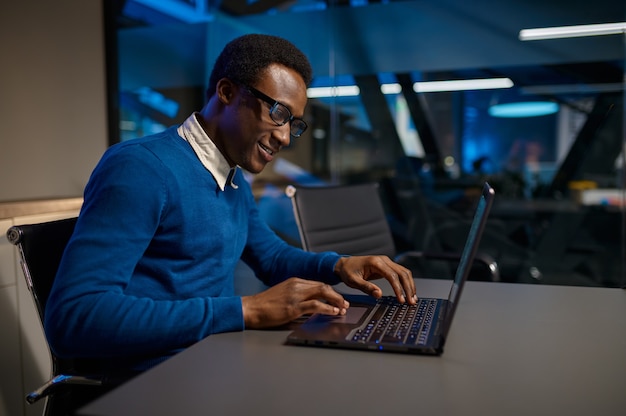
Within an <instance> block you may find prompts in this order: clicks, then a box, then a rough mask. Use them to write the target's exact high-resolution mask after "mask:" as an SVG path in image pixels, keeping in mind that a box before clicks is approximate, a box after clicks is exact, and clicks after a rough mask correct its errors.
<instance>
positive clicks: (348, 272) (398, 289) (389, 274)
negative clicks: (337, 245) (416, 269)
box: [335, 256, 417, 304]
mask: <svg viewBox="0 0 626 416" xmlns="http://www.w3.org/2000/svg"><path fill="white" fill-rule="evenodd" d="M335 273H336V274H337V275H338V276H339V277H340V278H341V280H342V281H343V282H344V283H345V284H346V285H348V286H350V287H352V288H354V289H359V290H361V291H363V292H365V293H367V294H369V295H371V296H373V297H375V298H379V297H381V296H382V294H383V292H382V290H381V289H380V288H379V287H378V286H376V285H375V284H374V283H371V282H370V280H374V279H381V278H383V279H386V280H387V281H388V282H389V284H391V287H392V288H393V291H394V293H395V294H396V297H397V298H398V301H399V302H401V303H404V302H408V303H410V304H415V303H416V302H417V294H416V292H415V282H414V281H413V275H412V274H411V271H410V270H409V269H407V268H405V267H403V266H401V265H399V264H398V263H395V262H393V261H392V260H391V259H390V258H389V257H387V256H353V257H342V258H340V259H339V261H338V262H337V264H336V265H335Z"/></svg>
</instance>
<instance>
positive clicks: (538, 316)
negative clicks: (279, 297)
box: [80, 280, 626, 416]
mask: <svg viewBox="0 0 626 416" xmlns="http://www.w3.org/2000/svg"><path fill="white" fill-rule="evenodd" d="M417 287H418V294H419V295H421V296H437V297H446V296H447V291H448V290H449V282H447V281H437V280H417ZM287 333H288V332H287V331H282V330H275V331H244V332H239V333H229V334H220V335H213V336H210V337H208V338H206V339H205V340H203V341H201V342H199V343H198V344H196V345H194V346H192V347H190V348H189V349H187V350H186V351H184V352H182V353H180V354H179V355H177V356H175V357H173V358H172V359H170V360H168V361H166V362H165V363H163V364H161V365H160V366H157V367H156V368H154V369H152V370H150V371H148V372H147V373H145V374H142V375H140V376H139V377H137V378H136V379H134V380H131V381H130V382H128V383H127V384H125V385H123V386H121V387H120V388H118V389H116V390H114V391H112V392H111V393H109V394H107V395H106V396H104V397H102V398H100V399H98V400H96V401H95V402H93V403H91V404H90V405H88V406H87V407H85V408H84V409H82V412H81V413H80V414H81V415H90V416H91V415H111V416H112V415H115V416H124V415H133V416H135V415H168V416H170V415H207V414H214V415H252V414H258V415H293V414H297V415H303V416H306V415H320V414H322V415H323V414H326V415H342V416H348V415H390V414H428V413H424V412H435V413H434V414H440V415H461V414H462V415H481V416H482V415H551V416H554V415H568V416H572V415H585V416H588V415H590V414H592V415H598V416H600V415H624V414H626V390H625V389H626V291H625V290H622V289H606V288H583V287H565V286H533V285H522V284H506V283H484V282H469V283H468V284H467V286H466V287H465V291H464V293H463V297H462V299H461V303H460V304H459V308H458V310H457V316H456V319H455V321H454V323H453V326H452V329H451V332H450V335H449V338H448V342H447V345H446V350H445V352H444V354H443V355H442V356H440V357H430V356H412V355H403V354H393V353H379V352H369V351H350V350H335V349H322V348H313V347H296V346H288V345H284V340H285V337H286V335H287Z"/></svg>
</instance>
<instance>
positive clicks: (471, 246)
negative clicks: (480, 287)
mask: <svg viewBox="0 0 626 416" xmlns="http://www.w3.org/2000/svg"><path fill="white" fill-rule="evenodd" d="M494 195H495V192H494V190H493V188H491V186H490V185H489V184H488V183H486V182H485V184H484V185H483V190H482V194H481V196H480V199H479V200H478V206H477V207H476V211H475V213H474V219H473V221H472V225H471V227H470V230H469V234H468V236H467V239H466V240H465V247H464V248H463V253H462V254H461V260H460V262H459V266H458V267H457V269H456V275H455V276H454V282H453V283H452V287H451V288H450V294H449V295H448V303H449V304H448V311H447V315H446V326H447V327H446V333H447V331H448V329H449V328H448V327H449V323H450V322H451V321H452V316H453V315H454V311H455V310H456V304H457V300H458V299H459V296H460V295H461V290H462V289H463V285H464V283H465V281H466V280H467V277H468V275H469V272H470V269H471V268H472V264H471V262H473V259H474V256H475V255H476V251H477V250H478V245H479V243H480V238H481V236H482V233H483V230H484V228H485V223H486V222H487V217H488V215H489V210H490V209H491V204H492V202H493V197H494Z"/></svg>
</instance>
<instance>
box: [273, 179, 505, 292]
mask: <svg viewBox="0 0 626 416" xmlns="http://www.w3.org/2000/svg"><path fill="white" fill-rule="evenodd" d="M285 193H286V194H287V196H289V197H290V198H291V201H292V206H293V211H294V215H295V218H296V223H297V225H298V230H299V232H300V238H301V243H302V247H303V249H305V250H307V251H315V252H320V251H334V252H337V253H340V254H347V255H372V254H381V255H386V256H388V257H389V258H391V259H393V260H394V261H396V262H398V263H400V264H403V265H405V266H407V267H408V268H410V269H411V270H413V271H414V274H416V272H417V275H418V276H419V275H424V273H421V272H420V270H423V269H424V266H423V263H424V261H425V260H429V261H430V260H440V261H445V262H447V263H448V264H455V266H456V264H457V263H458V262H459V260H460V254H459V253H451V252H435V251H433V252H430V251H418V250H410V251H404V252H400V253H398V252H397V251H396V245H395V242H394V239H393V235H392V233H391V230H390V228H389V223H388V221H387V217H386V215H385V211H384V208H383V205H382V202H381V198H380V194H379V185H378V184H377V183H364V184H358V185H339V186H316V187H307V186H293V185H289V186H287V187H286V189H285ZM475 264H478V266H477V267H473V271H472V274H471V278H472V279H474V280H488V281H499V280H500V275H499V269H498V265H497V264H496V262H495V261H494V260H493V259H492V258H490V257H489V256H487V255H485V254H480V255H479V256H477V257H476V263H475ZM423 277H436V276H433V275H431V274H430V273H428V275H424V276H423ZM442 277H447V276H442Z"/></svg>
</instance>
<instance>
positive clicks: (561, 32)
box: [519, 22, 626, 40]
mask: <svg viewBox="0 0 626 416" xmlns="http://www.w3.org/2000/svg"><path fill="white" fill-rule="evenodd" d="M622 33H626V22H622V23H602V24H596V25H577V26H558V27H546V28H538V29H523V30H520V32H519V39H520V40H543V39H563V38H578V37H586V36H600V35H619V34H622Z"/></svg>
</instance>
